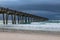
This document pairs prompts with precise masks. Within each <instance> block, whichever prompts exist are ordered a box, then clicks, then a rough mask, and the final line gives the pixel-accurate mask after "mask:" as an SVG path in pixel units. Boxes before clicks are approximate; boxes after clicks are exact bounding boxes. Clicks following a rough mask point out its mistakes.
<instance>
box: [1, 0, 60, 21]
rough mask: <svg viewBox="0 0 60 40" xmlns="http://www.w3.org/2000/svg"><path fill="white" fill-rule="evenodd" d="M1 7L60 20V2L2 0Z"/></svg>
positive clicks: (50, 0)
mask: <svg viewBox="0 0 60 40" xmlns="http://www.w3.org/2000/svg"><path fill="white" fill-rule="evenodd" d="M0 6H1V7H7V8H11V9H15V10H18V11H23V12H27V13H30V14H34V15H37V16H42V17H47V18H49V19H55V20H57V19H58V20H59V19H60V0H0Z"/></svg>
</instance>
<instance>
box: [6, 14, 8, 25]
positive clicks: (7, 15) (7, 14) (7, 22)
mask: <svg viewBox="0 0 60 40" xmlns="http://www.w3.org/2000/svg"><path fill="white" fill-rule="evenodd" d="M6 24H8V14H6Z"/></svg>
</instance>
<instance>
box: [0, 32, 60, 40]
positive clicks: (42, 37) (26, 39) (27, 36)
mask: <svg viewBox="0 0 60 40" xmlns="http://www.w3.org/2000/svg"><path fill="white" fill-rule="evenodd" d="M0 40H60V35H51V34H35V33H15V32H0Z"/></svg>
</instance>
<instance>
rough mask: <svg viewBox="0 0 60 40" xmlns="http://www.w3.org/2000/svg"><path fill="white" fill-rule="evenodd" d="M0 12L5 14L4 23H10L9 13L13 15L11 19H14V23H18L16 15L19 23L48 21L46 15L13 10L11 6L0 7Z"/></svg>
mask: <svg viewBox="0 0 60 40" xmlns="http://www.w3.org/2000/svg"><path fill="white" fill-rule="evenodd" d="M0 14H2V15H3V17H2V18H3V24H8V18H9V15H11V19H12V24H16V20H17V19H16V16H17V18H18V20H17V21H18V24H20V23H22V24H23V23H30V22H40V21H47V20H48V18H44V17H40V16H36V15H32V14H28V13H24V12H19V11H16V10H12V9H9V8H4V7H0Z"/></svg>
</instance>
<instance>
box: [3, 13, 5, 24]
mask: <svg viewBox="0 0 60 40" xmlns="http://www.w3.org/2000/svg"><path fill="white" fill-rule="evenodd" d="M3 24H5V15H4V13H3Z"/></svg>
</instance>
